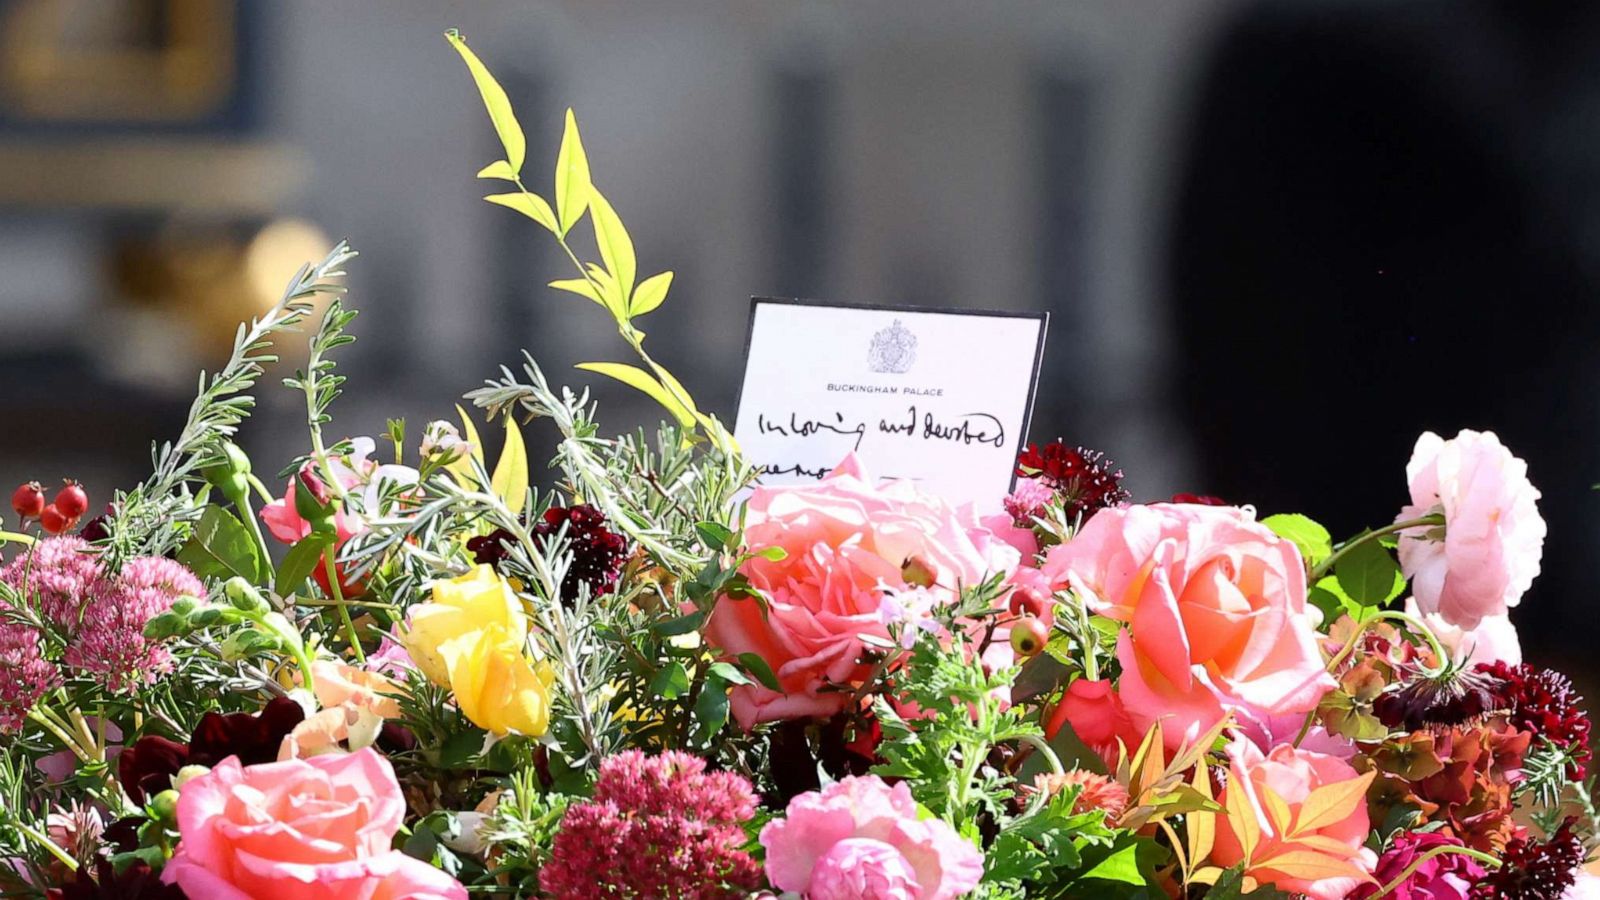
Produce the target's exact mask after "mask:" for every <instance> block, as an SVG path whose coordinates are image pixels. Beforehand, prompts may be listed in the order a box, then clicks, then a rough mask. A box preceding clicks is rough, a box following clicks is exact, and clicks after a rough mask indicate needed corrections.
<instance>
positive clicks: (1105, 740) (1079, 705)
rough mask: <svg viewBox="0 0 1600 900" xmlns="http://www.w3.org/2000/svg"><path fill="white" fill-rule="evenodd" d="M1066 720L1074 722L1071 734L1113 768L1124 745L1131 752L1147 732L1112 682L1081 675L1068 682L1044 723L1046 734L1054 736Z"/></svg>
mask: <svg viewBox="0 0 1600 900" xmlns="http://www.w3.org/2000/svg"><path fill="white" fill-rule="evenodd" d="M1067 723H1071V725H1072V733H1073V734H1075V735H1077V736H1078V740H1080V741H1083V743H1084V745H1085V746H1087V747H1088V748H1089V749H1090V750H1093V751H1094V752H1095V753H1098V754H1099V755H1100V757H1101V758H1102V759H1104V760H1105V761H1106V765H1108V766H1111V767H1113V768H1114V767H1115V766H1116V764H1117V760H1118V758H1119V757H1120V756H1121V754H1122V747H1126V748H1127V751H1128V753H1130V754H1131V753H1133V752H1135V751H1136V750H1138V749H1139V742H1140V741H1142V740H1144V732H1143V731H1140V730H1139V729H1137V728H1135V727H1134V725H1133V720H1132V719H1131V718H1129V716H1128V711H1127V710H1126V709H1125V708H1123V706H1122V698H1121V697H1118V696H1117V692H1116V689H1115V688H1114V687H1113V686H1112V684H1111V682H1110V681H1107V680H1105V679H1101V680H1099V681H1090V680H1089V679H1087V678H1079V679H1078V680H1077V681H1074V682H1073V683H1072V684H1070V685H1068V686H1067V690H1066V693H1064V694H1062V696H1061V702H1060V703H1058V704H1057V705H1056V707H1055V709H1054V710H1053V711H1052V712H1051V714H1050V718H1049V721H1047V722H1046V723H1045V728H1044V731H1045V736H1046V737H1048V738H1052V739H1053V738H1055V736H1056V733H1057V732H1059V731H1060V730H1061V726H1062V725H1065V724H1067ZM1119 742H1120V744H1121V746H1120V747H1119Z"/></svg>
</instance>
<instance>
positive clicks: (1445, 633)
mask: <svg viewBox="0 0 1600 900" xmlns="http://www.w3.org/2000/svg"><path fill="white" fill-rule="evenodd" d="M1406 613H1407V614H1408V615H1412V616H1415V617H1417V618H1419V619H1421V620H1422V624H1424V625H1426V626H1428V630H1429V631H1432V632H1433V636H1434V637H1436V638H1438V639H1439V643H1441V644H1443V645H1444V648H1445V649H1446V650H1449V651H1450V655H1451V656H1454V657H1455V658H1456V660H1457V661H1459V662H1464V663H1465V664H1466V665H1468V666H1471V665H1473V664H1476V663H1487V662H1504V663H1509V664H1511V665H1513V666H1514V665H1517V664H1518V663H1520V662H1522V641H1521V639H1519V638H1518V637H1517V627H1516V626H1515V625H1512V624H1511V617H1510V616H1484V617H1483V618H1482V619H1480V620H1479V621H1478V626H1477V627H1476V628H1458V627H1456V626H1455V625H1452V624H1450V623H1449V622H1447V621H1445V618H1444V616H1441V615H1439V614H1438V613H1429V612H1423V610H1422V608H1421V607H1420V606H1418V605H1417V598H1415V597H1408V598H1406Z"/></svg>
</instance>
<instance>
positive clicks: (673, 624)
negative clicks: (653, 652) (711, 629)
mask: <svg viewBox="0 0 1600 900" xmlns="http://www.w3.org/2000/svg"><path fill="white" fill-rule="evenodd" d="M705 622H706V614H705V613H704V612H692V613H689V614H688V615H686V616H678V617H677V618H675V619H668V620H666V621H665V622H657V623H656V624H654V625H652V626H650V630H651V631H654V632H655V633H656V634H658V635H660V636H661V637H677V636H678V635H680V634H688V633H689V632H691V631H696V630H698V629H699V628H700V626H701V625H704V624H705Z"/></svg>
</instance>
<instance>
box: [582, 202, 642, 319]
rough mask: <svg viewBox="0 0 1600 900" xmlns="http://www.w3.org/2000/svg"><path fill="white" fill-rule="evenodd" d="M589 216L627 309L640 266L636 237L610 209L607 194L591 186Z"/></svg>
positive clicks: (619, 296)
mask: <svg viewBox="0 0 1600 900" xmlns="http://www.w3.org/2000/svg"><path fill="white" fill-rule="evenodd" d="M589 219H590V220H591V221H592V222H593V223H594V241H595V244H596V245H597V246H598V247H599V248H600V261H601V262H603V263H605V267H606V271H607V272H609V273H610V274H611V277H612V278H613V279H615V280H616V283H617V296H618V299H619V300H620V306H621V309H622V310H623V311H624V312H626V310H627V309H628V300H629V298H630V297H632V296H633V285H634V278H635V277H636V276H637V275H638V267H639V262H638V259H637V258H636V257H635V256H634V253H633V238H631V237H629V236H628V230H627V229H626V228H624V227H623V226H622V219H620V218H618V216H617V211H616V210H615V209H612V208H611V203H610V202H609V201H607V200H606V198H605V195H603V194H601V193H600V191H598V190H596V189H594V188H592V187H591V188H590V191H589Z"/></svg>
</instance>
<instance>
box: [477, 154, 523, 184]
mask: <svg viewBox="0 0 1600 900" xmlns="http://www.w3.org/2000/svg"><path fill="white" fill-rule="evenodd" d="M478 177H479V178H499V179H500V180H502V181H514V180H515V179H516V177H517V173H516V172H513V171H511V164H510V163H508V162H506V161H505V160H503V159H497V160H495V161H494V162H492V163H489V164H488V165H487V166H484V167H483V168H481V169H479V170H478Z"/></svg>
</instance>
